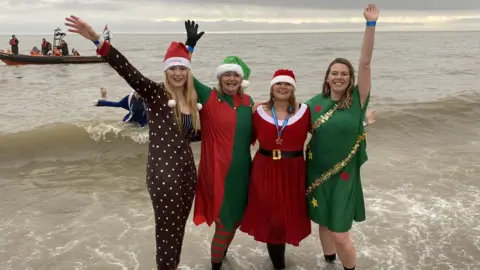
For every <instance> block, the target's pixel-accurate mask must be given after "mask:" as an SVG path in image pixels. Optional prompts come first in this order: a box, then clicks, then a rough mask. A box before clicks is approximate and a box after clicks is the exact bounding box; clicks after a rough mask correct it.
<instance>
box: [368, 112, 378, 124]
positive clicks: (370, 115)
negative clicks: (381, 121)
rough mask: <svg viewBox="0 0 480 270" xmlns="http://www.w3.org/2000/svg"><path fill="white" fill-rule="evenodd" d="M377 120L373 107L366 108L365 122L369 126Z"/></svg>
mask: <svg viewBox="0 0 480 270" xmlns="http://www.w3.org/2000/svg"><path fill="white" fill-rule="evenodd" d="M376 120H377V111H376V110H374V109H367V113H366V114H365V123H366V124H367V125H368V126H369V125H371V124H373V123H375V121H376Z"/></svg>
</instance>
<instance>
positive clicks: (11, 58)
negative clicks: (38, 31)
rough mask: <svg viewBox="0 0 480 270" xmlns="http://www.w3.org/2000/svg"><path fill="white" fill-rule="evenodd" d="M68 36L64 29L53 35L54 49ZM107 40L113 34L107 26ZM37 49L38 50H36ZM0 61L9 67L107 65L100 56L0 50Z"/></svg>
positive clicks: (105, 31) (56, 30) (105, 32)
mask: <svg viewBox="0 0 480 270" xmlns="http://www.w3.org/2000/svg"><path fill="white" fill-rule="evenodd" d="M65 36H66V34H65V32H63V31H62V29H60V28H58V27H57V29H55V30H54V33H53V47H57V46H58V45H59V44H60V42H61V41H62V40H63V38H64V37H65ZM103 36H104V38H105V40H108V41H109V42H111V33H110V31H109V30H108V27H107V26H106V25H105V29H104V30H103ZM35 49H36V48H35ZM0 60H1V61H2V62H4V63H5V64H7V65H8V66H16V65H51V64H95V63H105V62H106V61H105V59H103V58H102V57H100V56H99V55H91V56H74V55H66V56H61V55H59V56H55V55H28V54H17V55H15V54H11V53H10V52H5V51H3V50H0Z"/></svg>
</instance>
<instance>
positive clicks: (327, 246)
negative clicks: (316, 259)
mask: <svg viewBox="0 0 480 270" xmlns="http://www.w3.org/2000/svg"><path fill="white" fill-rule="evenodd" d="M318 234H319V235H320V244H321V245H322V250H323V254H324V256H325V260H326V261H327V262H333V261H335V259H336V257H337V256H336V253H337V250H336V248H335V239H334V238H333V234H332V232H331V231H330V230H329V229H328V228H327V227H325V226H322V225H319V226H318Z"/></svg>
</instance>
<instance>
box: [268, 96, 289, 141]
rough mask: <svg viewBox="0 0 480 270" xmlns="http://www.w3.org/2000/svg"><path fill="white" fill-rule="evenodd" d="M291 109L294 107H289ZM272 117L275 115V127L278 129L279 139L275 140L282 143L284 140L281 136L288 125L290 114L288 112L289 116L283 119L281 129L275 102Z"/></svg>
mask: <svg viewBox="0 0 480 270" xmlns="http://www.w3.org/2000/svg"><path fill="white" fill-rule="evenodd" d="M291 109H292V108H291V107H290V108H289V109H288V111H289V112H290V111H291ZM272 117H273V121H275V127H276V129H277V139H276V140H275V143H276V144H278V145H281V144H282V142H283V140H282V138H281V137H282V132H283V130H284V129H285V127H286V126H287V123H288V119H289V118H290V114H287V118H285V120H284V121H283V125H282V128H281V129H279V126H278V118H277V114H276V113H275V107H273V103H272Z"/></svg>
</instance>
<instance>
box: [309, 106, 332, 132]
mask: <svg viewBox="0 0 480 270" xmlns="http://www.w3.org/2000/svg"><path fill="white" fill-rule="evenodd" d="M337 109H338V103H335V105H333V108H331V109H330V110H328V111H327V112H326V113H324V114H322V115H320V117H319V118H318V119H317V120H315V122H314V123H313V125H312V128H311V131H312V133H313V131H315V129H317V128H318V127H319V126H321V125H322V124H323V123H325V122H327V121H328V119H330V117H332V115H333V113H334V112H335V111H336V110H337Z"/></svg>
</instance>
